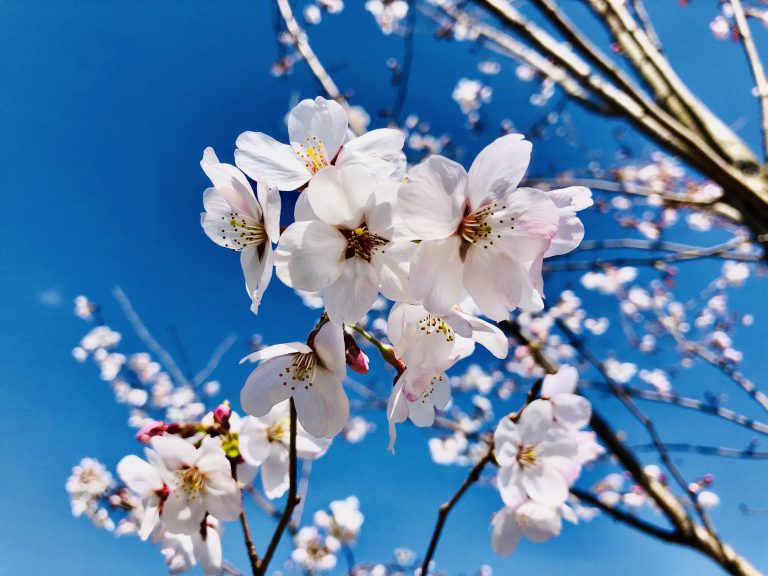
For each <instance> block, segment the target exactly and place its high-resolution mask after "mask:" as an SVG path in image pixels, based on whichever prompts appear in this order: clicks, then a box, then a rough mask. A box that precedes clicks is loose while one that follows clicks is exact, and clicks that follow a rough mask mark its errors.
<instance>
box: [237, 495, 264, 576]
mask: <svg viewBox="0 0 768 576" xmlns="http://www.w3.org/2000/svg"><path fill="white" fill-rule="evenodd" d="M240 526H242V527H243V538H244V539H245V548H246V550H248V560H249V561H250V563H251V572H252V573H253V576H256V574H258V572H259V555H258V554H257V553H256V546H255V545H254V544H253V538H251V528H250V526H248V518H247V517H246V515H245V507H243V511H242V512H240Z"/></svg>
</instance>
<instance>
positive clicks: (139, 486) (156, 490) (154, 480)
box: [117, 448, 167, 540]
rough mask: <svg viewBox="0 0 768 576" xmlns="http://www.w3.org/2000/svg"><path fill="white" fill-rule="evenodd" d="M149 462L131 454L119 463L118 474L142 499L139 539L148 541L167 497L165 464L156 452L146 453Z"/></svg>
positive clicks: (147, 450) (148, 450)
mask: <svg viewBox="0 0 768 576" xmlns="http://www.w3.org/2000/svg"><path fill="white" fill-rule="evenodd" d="M144 453H145V455H146V457H147V460H148V461H149V462H147V461H146V460H142V459H141V458H139V457H138V456H135V455H133V454H130V455H128V456H126V457H125V458H123V459H122V460H120V462H118V463H117V473H118V475H119V476H120V479H121V480H122V481H123V482H125V484H126V486H128V488H130V489H131V490H133V491H134V492H135V493H136V494H138V495H139V498H141V506H142V515H141V523H140V524H139V528H138V534H139V538H141V539H142V540H146V539H147V538H149V535H150V534H151V533H152V530H154V528H155V525H156V524H157V521H158V520H159V518H160V506H161V504H162V502H163V500H164V499H165V497H166V496H167V488H166V485H165V482H164V481H163V475H162V474H161V470H162V469H163V463H162V461H161V460H160V457H159V456H158V455H157V453H156V452H155V451H154V450H151V449H149V448H147V449H146V450H145V451H144Z"/></svg>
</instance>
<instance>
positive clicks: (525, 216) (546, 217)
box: [494, 188, 560, 262]
mask: <svg viewBox="0 0 768 576" xmlns="http://www.w3.org/2000/svg"><path fill="white" fill-rule="evenodd" d="M503 202H504V204H505V205H506V209H505V210H504V217H505V218H504V219H505V221H511V220H512V218H514V223H513V225H512V226H509V227H507V226H503V227H502V226H499V227H498V231H497V229H496V228H494V232H498V235H499V236H500V238H497V239H496V240H495V244H496V246H497V247H499V248H501V249H502V250H504V251H505V252H506V253H507V255H509V256H511V257H512V258H514V259H515V260H517V261H518V262H530V261H531V260H535V259H537V258H541V257H542V256H543V255H544V253H545V252H546V251H547V249H548V248H549V245H550V242H551V240H552V238H553V237H554V235H555V234H556V233H557V227H558V224H559V222H560V214H559V211H558V209H557V207H556V206H555V204H554V203H553V202H552V200H551V199H550V198H549V197H548V196H547V194H546V192H542V191H541V190H536V189H535V188H518V189H517V190H515V191H513V192H511V193H509V194H506V195H505V196H504V198H503Z"/></svg>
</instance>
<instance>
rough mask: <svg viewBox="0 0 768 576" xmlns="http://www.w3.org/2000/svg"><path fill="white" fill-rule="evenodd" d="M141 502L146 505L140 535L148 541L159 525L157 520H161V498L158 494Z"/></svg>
mask: <svg viewBox="0 0 768 576" xmlns="http://www.w3.org/2000/svg"><path fill="white" fill-rule="evenodd" d="M141 503H142V506H143V507H144V515H143V516H142V517H141V525H140V526H139V532H138V536H139V538H140V539H141V540H143V541H146V540H147V538H149V537H150V535H151V534H152V531H153V530H154V529H155V526H157V521H158V520H160V499H159V498H158V497H157V496H150V497H147V498H146V499H143V500H142V502H141Z"/></svg>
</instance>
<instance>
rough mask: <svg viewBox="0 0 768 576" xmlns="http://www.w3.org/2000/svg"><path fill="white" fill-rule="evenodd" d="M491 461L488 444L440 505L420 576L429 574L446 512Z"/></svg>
mask: <svg viewBox="0 0 768 576" xmlns="http://www.w3.org/2000/svg"><path fill="white" fill-rule="evenodd" d="M493 461H494V458H493V446H490V447H489V448H488V451H487V452H486V453H485V456H483V457H482V458H481V459H480V460H479V461H478V462H477V464H475V465H474V466H473V467H472V469H471V470H470V471H469V474H468V475H467V477H466V479H465V480H464V482H463V483H462V485H461V486H459V489H458V490H457V491H456V493H455V494H454V495H453V496H451V499H450V500H448V501H447V502H445V503H444V504H443V505H442V506H440V510H439V512H438V514H437V523H436V524H435V529H434V530H433V531H432V538H431V539H430V541H429V547H428V548H427V553H426V554H425V555H424V561H423V562H422V564H421V574H422V576H427V575H428V574H429V564H430V562H432V558H433V557H434V555H435V550H436V549H437V543H438V542H439V541H440V535H441V534H442V532H443V526H444V525H445V521H446V520H447V519H448V514H450V513H451V510H453V507H454V506H456V503H457V502H458V501H459V500H460V499H461V497H462V496H463V495H464V493H465V492H466V491H467V490H468V489H469V487H470V486H472V484H474V483H475V482H477V481H478V480H479V479H480V473H481V472H482V471H483V469H484V468H485V467H486V465H487V464H488V463H489V462H493Z"/></svg>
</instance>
